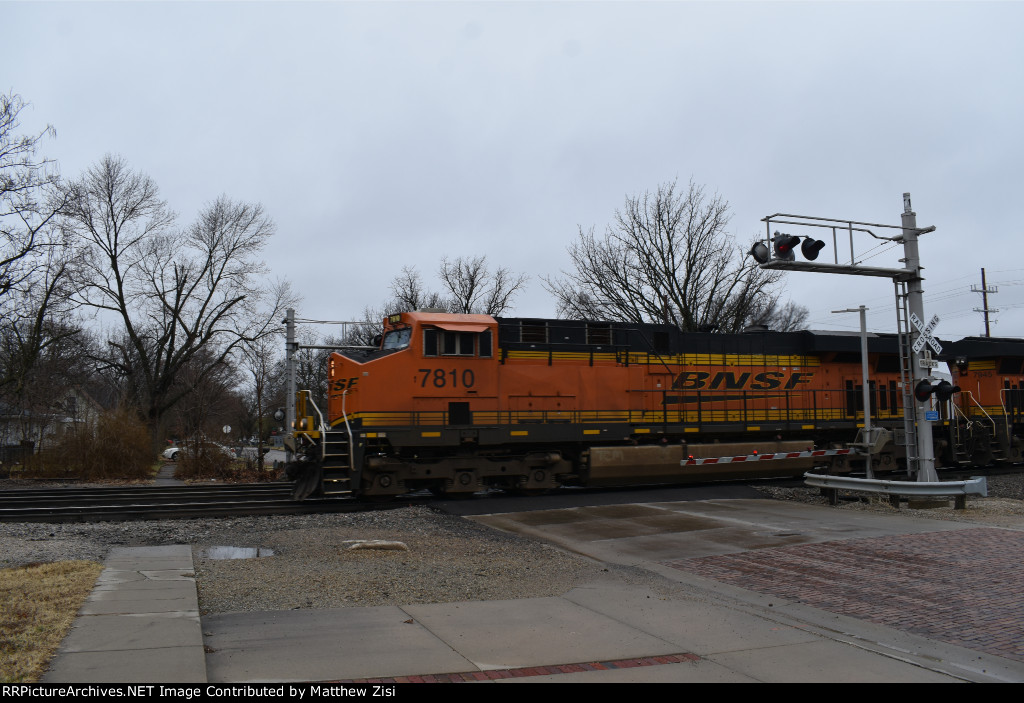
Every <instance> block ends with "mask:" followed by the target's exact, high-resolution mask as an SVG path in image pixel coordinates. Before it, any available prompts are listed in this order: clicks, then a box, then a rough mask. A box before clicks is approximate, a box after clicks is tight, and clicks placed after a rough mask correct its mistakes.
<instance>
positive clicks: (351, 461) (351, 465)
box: [321, 388, 356, 471]
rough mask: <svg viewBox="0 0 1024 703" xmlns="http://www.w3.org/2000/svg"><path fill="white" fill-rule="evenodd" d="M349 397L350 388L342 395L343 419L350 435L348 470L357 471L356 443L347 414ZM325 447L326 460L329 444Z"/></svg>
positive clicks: (323, 443)
mask: <svg viewBox="0 0 1024 703" xmlns="http://www.w3.org/2000/svg"><path fill="white" fill-rule="evenodd" d="M346 395H348V388H346V389H345V390H344V391H342V393H341V417H342V419H343V420H344V421H345V433H346V434H347V435H348V468H349V470H350V471H355V469H356V463H355V457H354V456H353V454H352V453H353V450H354V449H355V443H354V442H353V441H352V426H351V425H349V424H348V413H347V412H345V396H346ZM321 444H322V445H323V448H324V449H323V451H324V458H326V457H327V442H321Z"/></svg>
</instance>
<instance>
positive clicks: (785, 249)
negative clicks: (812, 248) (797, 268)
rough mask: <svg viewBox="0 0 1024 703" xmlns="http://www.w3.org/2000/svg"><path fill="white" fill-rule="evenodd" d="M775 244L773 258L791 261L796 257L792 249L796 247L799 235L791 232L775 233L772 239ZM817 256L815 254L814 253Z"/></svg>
mask: <svg viewBox="0 0 1024 703" xmlns="http://www.w3.org/2000/svg"><path fill="white" fill-rule="evenodd" d="M772 241H773V242H774V244H775V258H776V259H782V260H783V261H793V260H794V259H796V254H794V253H793V250H794V249H796V245H797V244H799V243H800V237H797V236H794V235H792V234H780V233H779V232H776V233H775V237H774V239H773V240H772ZM815 256H817V254H815Z"/></svg>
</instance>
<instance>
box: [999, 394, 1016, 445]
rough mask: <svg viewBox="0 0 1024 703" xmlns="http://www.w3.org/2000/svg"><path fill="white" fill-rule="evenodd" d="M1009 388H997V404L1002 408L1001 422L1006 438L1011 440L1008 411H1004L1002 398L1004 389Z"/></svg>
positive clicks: (1004, 406) (1004, 405) (1004, 403)
mask: <svg viewBox="0 0 1024 703" xmlns="http://www.w3.org/2000/svg"><path fill="white" fill-rule="evenodd" d="M1009 390H1012V389H1011V388H1000V389H999V406H1000V407H1001V408H1002V409H1003V424H1004V425H1006V439H1007V440H1008V441H1011V442H1012V441H1013V437H1012V436H1011V433H1010V426H1011V423H1010V413H1008V412H1007V411H1006V401H1004V400H1003V397H1004V396H1003V393H1005V392H1006V391H1009Z"/></svg>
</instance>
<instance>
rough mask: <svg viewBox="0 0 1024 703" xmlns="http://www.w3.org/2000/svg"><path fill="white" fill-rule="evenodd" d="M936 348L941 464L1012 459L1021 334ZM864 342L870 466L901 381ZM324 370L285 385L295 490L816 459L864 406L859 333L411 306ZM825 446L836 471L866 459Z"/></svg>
mask: <svg viewBox="0 0 1024 703" xmlns="http://www.w3.org/2000/svg"><path fill="white" fill-rule="evenodd" d="M949 346H950V350H951V353H950V356H951V359H954V361H952V362H951V364H950V368H951V371H952V372H953V373H954V380H955V381H956V383H957V384H958V385H959V387H960V388H963V389H964V391H962V392H960V393H958V394H957V396H954V397H953V398H951V399H950V400H949V401H947V402H940V403H939V405H940V406H941V407H940V414H941V417H940V420H939V421H938V422H937V423H935V424H936V425H941V428H942V429H941V430H940V429H939V428H938V427H937V428H936V432H935V433H934V435H935V438H936V449H937V451H936V456H938V457H940V460H941V462H942V463H943V464H944V465H949V466H958V465H964V464H974V463H989V462H991V461H1018V460H1019V459H1020V454H1021V447H1022V442H1021V440H1020V439H1019V434H1018V429H1019V426H1018V423H1019V421H1020V417H1019V414H1020V413H1021V412H1022V411H1024V396H1022V393H1024V391H1022V390H1021V389H1022V388H1024V375H1022V373H1021V372H1022V364H1024V341H1021V340H1002V342H1001V343H999V344H997V343H996V342H994V341H992V340H990V341H988V342H985V341H979V340H976V339H968V340H961V341H960V342H956V343H952V344H950V345H949ZM868 352H869V364H870V369H871V381H870V383H869V397H870V401H869V402H870V404H871V418H872V425H874V426H876V427H880V428H882V430H881V431H880V432H879V433H878V434H877V436H876V437H875V438H874V441H873V443H872V444H871V446H870V447H868V446H865V445H862V446H861V447H860V451H862V452H863V451H870V452H871V454H872V456H873V459H872V462H873V466H874V467H875V469H876V470H886V469H890V470H897V469H898V468H899V467H900V466H901V462H902V461H903V459H904V454H905V453H904V451H903V446H902V444H901V437H902V435H903V429H902V428H903V406H904V402H905V398H908V399H912V398H913V395H912V393H911V392H909V391H908V389H905V388H904V386H905V385H906V384H904V383H902V382H901V381H900V378H901V375H900V368H899V367H900V363H899V357H898V351H897V342H896V338H895V335H872V336H871V338H870V339H869V346H868ZM1014 359H1015V361H1012V360H1014ZM1004 370H1005V371H1007V374H1003V373H1002V372H1003V371H1004ZM1010 371H1013V373H1012V374H1010V373H1009V372H1010ZM327 377H328V391H327V402H326V408H325V409H323V410H322V409H321V408H319V407H317V406H316V405H315V404H314V403H313V402H312V399H311V396H310V394H309V392H308V391H302V392H300V393H299V394H298V395H299V401H298V406H297V416H296V421H295V428H294V431H293V433H292V435H291V437H290V438H289V442H291V446H290V448H291V449H292V450H293V451H294V452H295V453H296V454H297V456H298V460H297V461H296V462H293V463H292V464H290V465H289V475H290V476H291V478H293V479H294V480H295V481H296V497H297V498H304V497H306V496H309V495H312V494H320V493H325V494H331V493H341V492H345V493H347V492H353V493H355V494H358V495H365V496H385V497H386V496H394V495H399V494H402V493H406V492H408V491H411V490H418V489H429V490H431V491H433V492H435V493H437V494H445V495H451V496H456V495H471V494H472V493H474V492H476V491H479V490H481V489H483V488H487V487H498V488H503V489H506V490H511V491H519V492H527V493H529V492H540V491H544V490H547V489H550V488H554V487H556V486H561V485H583V486H593V485H633V484H653V483H685V482H696V481H709V480H723V479H734V478H746V477H758V476H759V477H776V476H787V475H800V474H802V473H803V472H804V471H808V470H811V469H812V468H813V467H814V466H815V462H819V464H818V465H820V462H821V461H822V458H820V457H819V458H815V457H812V456H804V455H806V454H807V453H808V452H807V450H810V449H818V450H821V449H826V450H832V449H839V448H845V447H847V446H848V445H849V444H850V443H851V442H853V440H854V438H855V436H856V434H857V429H858V427H862V426H863V422H864V411H863V404H864V401H863V397H864V396H863V394H862V385H863V384H862V380H861V379H862V372H861V356H860V339H859V336H858V335H856V334H854V335H850V334H844V333H818V332H790V333H782V332H771V331H767V330H758V331H753V332H749V333H745V334H739V335H731V334H715V333H687V332H680V331H679V330H677V329H675V328H674V327H671V326H668V325H653V324H643V325H636V324H626V323H612V322H589V321H569V320H548V319H524V318H493V317H490V316H486V315H456V314H447V313H440V312H427V311H423V312H409V313H401V314H397V315H391V316H389V317H388V318H387V319H386V320H385V321H384V326H383V333H382V335H381V341H380V344H379V346H378V347H376V348H373V349H358V350H357V349H341V350H339V351H337V352H335V353H333V354H331V356H330V359H329V361H328V368H327ZM949 388H950V386H947V389H949ZM928 402H934V401H931V400H929V401H928ZM797 452H799V453H800V454H801V455H800V456H794V457H793V458H782V459H774V460H771V461H756V462H745V463H739V462H734V463H724V462H723V463H721V464H714V463H708V462H694V461H687V460H688V459H693V458H694V457H724V456H737V455H766V454H771V455H773V456H774V457H777V456H780V455H785V454H791V455H793V454H796V453H797ZM818 453H819V454H820V453H821V452H820V451H819V452H818ZM828 453H829V454H832V456H828V457H825V458H824V460H825V461H828V462H829V469H830V470H831V471H834V472H849V471H851V470H856V469H857V468H858V466H859V465H860V464H862V463H863V459H862V458H861V459H858V458H857V456H856V454H849V453H844V452H843V451H840V452H836V453H834V454H833V453H832V452H831V451H829V452H828Z"/></svg>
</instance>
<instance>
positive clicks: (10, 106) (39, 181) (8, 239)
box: [0, 93, 64, 316]
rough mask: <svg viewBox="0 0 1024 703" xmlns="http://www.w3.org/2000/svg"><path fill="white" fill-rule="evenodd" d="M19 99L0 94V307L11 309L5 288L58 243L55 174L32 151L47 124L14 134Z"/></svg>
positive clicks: (13, 286)
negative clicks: (42, 128) (22, 133)
mask: <svg viewBox="0 0 1024 703" xmlns="http://www.w3.org/2000/svg"><path fill="white" fill-rule="evenodd" d="M24 108H25V102H24V101H23V100H22V99H21V97H20V96H18V95H15V94H13V93H12V94H9V95H2V94H0V313H2V314H4V315H5V316H6V315H10V314H12V309H11V307H10V306H9V305H6V304H5V303H6V302H7V294H8V293H10V292H11V291H12V290H17V289H18V288H19V287H25V286H26V284H27V282H28V279H29V278H30V277H31V276H32V274H33V273H34V272H35V271H36V269H37V267H38V265H39V255H40V254H41V253H42V254H43V255H45V254H46V253H47V249H49V248H51V247H54V246H58V247H59V246H61V245H62V241H61V240H60V238H59V231H58V230H57V229H56V228H54V227H53V225H54V224H55V222H56V217H57V215H58V214H59V212H60V209H61V207H62V206H63V204H64V197H63V196H62V194H61V191H60V189H59V188H58V187H57V185H58V183H59V177H58V174H57V170H56V167H55V165H54V163H53V162H52V161H50V160H49V159H45V158H42V157H40V156H38V155H37V153H36V152H37V150H38V148H39V144H40V142H41V141H42V140H43V138H44V137H45V136H53V135H54V134H55V131H54V129H53V127H52V126H47V127H46V128H45V129H44V130H43V131H42V132H39V133H38V134H30V135H21V134H17V133H16V132H17V130H18V128H19V127H20V126H21V121H20V115H21V111H22V110H23V109H24Z"/></svg>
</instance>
